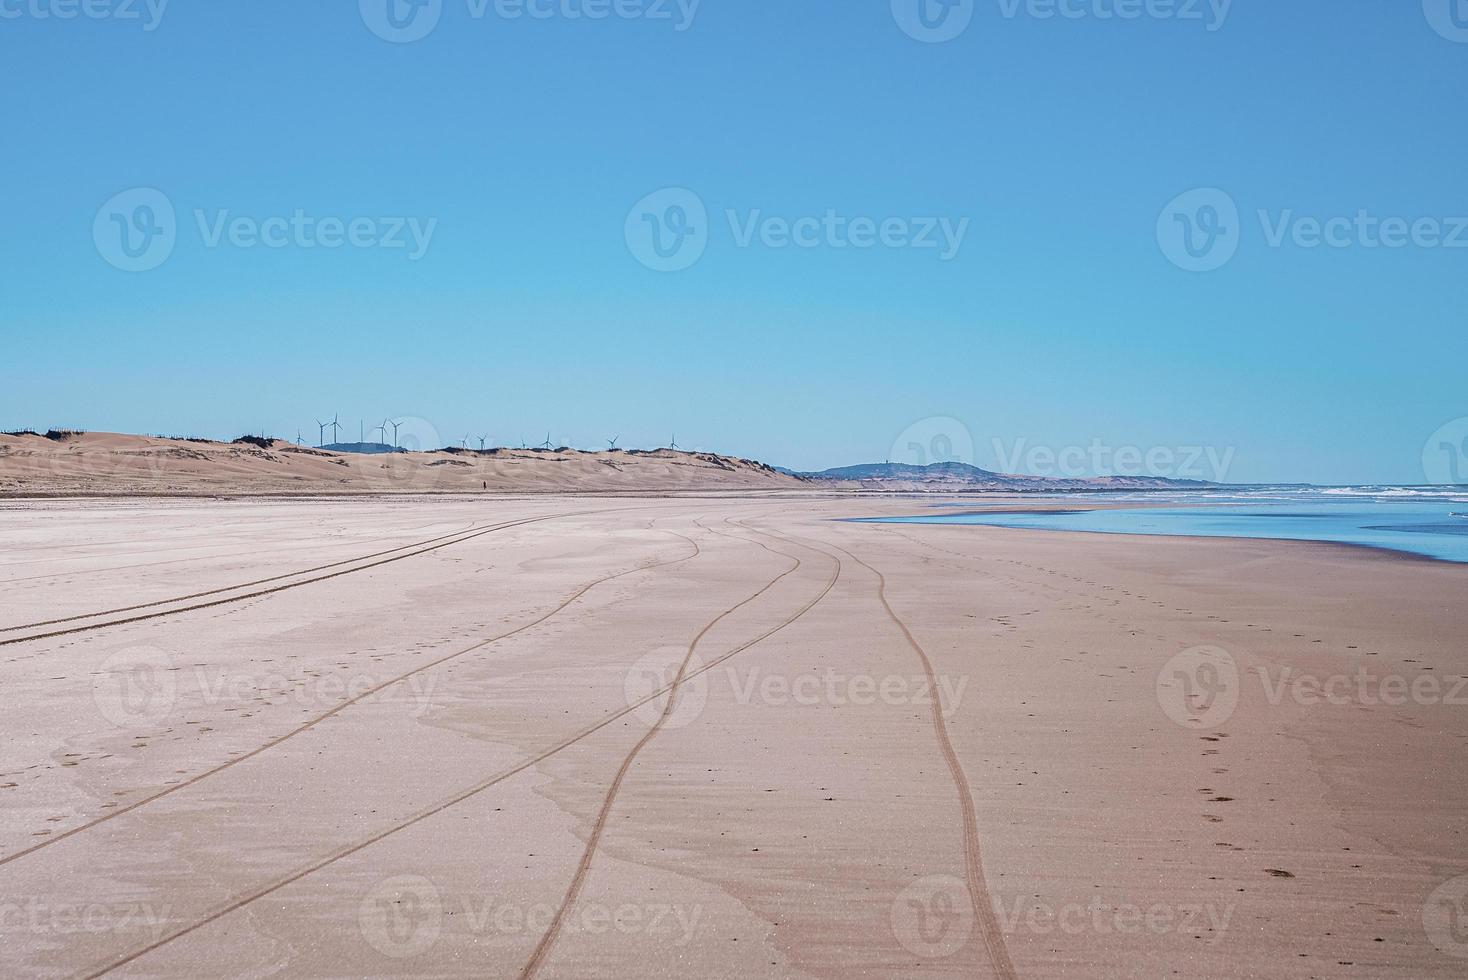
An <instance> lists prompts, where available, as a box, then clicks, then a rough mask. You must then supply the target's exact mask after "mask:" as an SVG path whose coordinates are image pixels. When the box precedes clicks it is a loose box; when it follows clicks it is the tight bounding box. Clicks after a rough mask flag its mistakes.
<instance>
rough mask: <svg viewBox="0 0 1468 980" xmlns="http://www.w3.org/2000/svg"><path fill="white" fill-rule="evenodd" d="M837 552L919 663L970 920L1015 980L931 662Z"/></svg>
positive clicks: (997, 965) (881, 584)
mask: <svg viewBox="0 0 1468 980" xmlns="http://www.w3.org/2000/svg"><path fill="white" fill-rule="evenodd" d="M830 547H832V548H835V549H836V550H837V551H839V552H841V553H842V554H844V555H845V556H846V557H848V558H850V559H851V560H852V561H854V562H856V563H857V564H858V565H860V566H861V567H862V568H865V569H866V570H867V571H869V572H871V573H872V574H873V575H875V576H876V577H877V599H878V601H879V602H881V604H882V609H883V610H884V611H885V612H886V614H887V618H888V619H890V620H892V622H893V623H894V624H895V625H896V626H897V628H898V630H900V631H901V632H902V637H903V639H904V640H906V641H907V645H908V646H909V647H911V648H912V651H913V653H915V654H917V657H918V659H919V660H920V661H922V665H923V672H924V673H925V674H926V675H927V680H928V684H929V690H931V691H933V692H934V697H933V698H932V702H931V709H932V722H933V734H934V736H935V737H936V738H937V740H938V744H939V747H940V748H941V749H942V751H943V761H944V762H946V763H947V764H948V774H949V775H950V776H951V777H952V779H953V787H954V789H955V790H956V791H957V792H958V804H959V809H960V810H961V811H962V812H963V854H964V866H965V880H966V883H967V885H968V897H969V904H970V905H972V906H973V912H974V921H975V922H977V923H978V926H979V932H980V933H981V934H982V935H983V939H984V949H985V951H986V952H987V953H988V956H989V963H990V965H992V966H993V967H994V973H995V975H996V976H998V977H1000V978H1001V980H1017V978H1018V977H1019V974H1018V973H1017V972H1016V971H1015V969H1014V962H1013V960H1011V959H1010V956H1009V947H1008V946H1006V945H1005V942H1004V932H1003V931H1002V930H1001V929H1000V927H999V917H998V915H997V914H996V912H995V911H994V896H993V895H992V894H991V893H990V892H989V884H988V879H987V878H986V877H985V876H984V856H983V850H982V849H981V847H980V845H979V821H978V811H977V809H976V808H975V807H974V794H973V790H972V789H971V788H970V786H969V783H968V777H966V776H965V775H964V772H963V765H962V763H961V762H960V761H959V758H958V753H957V752H956V751H954V748H953V742H952V740H951V739H949V737H948V723H947V722H946V721H945V720H944V718H943V705H942V698H941V697H940V696H938V694H937V692H939V691H940V690H941V688H940V687H939V686H938V676H937V673H936V672H935V671H934V670H933V663H932V661H931V660H929V659H928V654H927V651H926V650H924V649H923V647H922V644H920V643H918V641H917V638H916V637H914V636H913V635H912V631H911V630H910V629H908V628H907V624H906V623H905V622H903V621H902V618H901V617H900V616H898V615H897V613H896V612H894V611H893V609H892V605H891V603H889V602H888V601H887V577H886V576H885V575H883V574H882V573H881V572H879V571H877V569H875V568H873V567H872V566H871V565H869V564H867V563H866V562H864V561H862V560H861V559H860V558H858V557H856V555H854V554H852V553H851V552H850V551H847V550H846V549H845V548H842V547H841V546H839V545H834V544H833V545H830Z"/></svg>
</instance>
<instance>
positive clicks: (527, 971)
mask: <svg viewBox="0 0 1468 980" xmlns="http://www.w3.org/2000/svg"><path fill="white" fill-rule="evenodd" d="M726 523H728V520H727V519H726ZM739 526H740V527H745V525H742V524H741V525H739ZM746 529H747V530H751V531H754V529H753V528H746ZM714 533H716V534H724V532H721V531H715V532H714ZM754 533H755V534H760V533H762V532H760V531H754ZM724 536H725V537H730V538H734V539H736V540H739V541H746V542H748V541H749V539H748V538H741V537H739V536H738V535H734V534H725V535H724ZM767 536H769V537H779V536H778V535H767ZM750 543H752V544H757V545H759V546H760V547H761V548H764V549H765V550H766V551H769V552H772V553H774V554H778V555H784V556H785V557H786V558H789V559H790V560H791V561H793V562H795V564H794V565H792V566H791V567H790V568H789V569H788V570H786V571H785V572H784V574H782V575H780V576H779V577H778V578H776V579H774V580H773V581H771V582H770V584H769V585H767V586H765V587H764V588H763V589H761V590H760V591H759V592H756V593H755V594H754V595H752V596H750V597H749V598H748V599H745V600H744V602H741V603H739V605H737V606H732V607H730V608H729V609H728V610H726V611H724V612H723V613H721V614H720V615H719V616H718V617H717V618H716V619H714V620H712V621H710V622H709V623H708V625H706V626H705V627H704V628H703V629H701V630H699V632H698V635H697V636H695V637H694V638H693V642H692V643H690V644H689V645H688V653H687V654H686V655H685V656H684V658H683V662H682V663H681V664H680V665H679V666H678V673H677V675H676V676H675V677H674V678H673V682H672V683H671V684H670V685H669V686H668V701H667V703H666V704H665V705H663V710H662V712H661V713H660V714H659V715H658V719H657V721H656V722H654V723H653V725H652V727H651V728H649V729H648V730H647V733H646V734H644V735H643V736H642V738H640V739H639V740H638V741H637V744H636V745H634V746H633V747H632V751H631V752H628V753H627V757H626V758H624V759H623V760H622V765H621V766H619V767H618V769H617V773H616V775H615V776H613V777H612V784H611V786H610V787H609V788H608V789H607V795H606V798H605V799H604V800H603V801H602V805H601V809H600V810H599V811H598V812H597V815H596V820H595V821H594V822H593V823H592V825H591V833H590V834H589V835H588V836H587V839H586V846H585V847H584V848H583V849H582V852H581V860H580V862H578V863H577V865H576V871H575V873H574V874H572V876H571V884H570V886H569V887H568V888H567V889H566V895H565V897H564V898H562V899H561V904H560V906H559V907H557V909H556V913H555V915H554V916H553V917H552V918H551V922H550V925H549V926H548V927H547V928H546V931H545V933H544V934H543V935H542V936H541V937H540V942H538V943H537V944H536V946H535V949H534V950H533V951H532V952H531V954H530V958H529V959H528V960H527V961H526V962H525V966H524V967H523V968H522V969H521V970H520V980H532V978H533V977H534V976H535V975H536V974H537V973H539V972H540V968H541V967H542V966H543V965H544V964H545V961H546V959H547V958H549V956H550V953H551V950H552V949H553V948H554V947H555V944H556V940H557V939H558V938H559V937H560V934H561V927H562V924H563V923H564V922H565V919H566V916H567V915H568V914H569V913H570V911H571V909H572V908H574V907H575V905H576V900H577V899H578V898H579V897H580V895H581V890H582V888H583V887H584V886H585V884H586V878H587V875H588V874H589V873H590V871H591V862H592V860H593V859H594V858H595V857H596V851H597V847H598V845H599V844H600V843H601V837H602V833H603V832H604V831H605V830H606V826H607V820H608V819H609V818H610V817H611V813H612V806H613V804H615V803H616V801H617V794H618V792H619V791H620V790H621V788H622V781H623V780H624V779H626V778H627V773H629V772H630V771H631V770H632V765H633V763H635V762H636V761H637V756H638V755H639V754H640V753H641V752H642V750H643V749H644V748H645V747H646V746H647V744H648V743H649V742H651V741H652V740H653V739H654V738H656V737H657V734H658V732H660V731H662V728H663V725H664V724H665V723H666V722H667V720H668V718H669V717H671V716H672V713H673V710H674V709H675V708H676V707H677V703H678V689H679V687H680V686H681V685H682V684H683V682H684V680H687V679H688V678H690V677H692V676H696V674H693V675H690V674H688V664H689V662H690V661H692V659H693V656H694V653H695V652H696V651H697V649H698V644H699V642H700V641H701V640H702V639H703V638H704V637H705V636H707V635H708V633H709V631H710V630H712V629H713V628H714V627H715V626H717V625H718V624H719V622H720V621H721V620H723V619H724V618H725V617H726V616H729V615H730V614H731V613H733V612H734V611H735V610H737V609H739V608H740V606H744V605H747V604H748V603H751V602H753V601H754V600H755V599H758V598H759V597H760V596H761V595H763V594H764V593H765V592H766V591H768V590H769V589H771V588H773V587H774V585H775V583H776V582H778V581H780V579H782V578H784V577H785V576H786V575H789V574H791V573H792V572H794V571H795V570H796V569H798V568H800V566H801V565H802V564H803V563H802V562H801V560H800V559H799V558H797V557H795V556H794V555H790V554H786V553H785V552H783V551H775V549H773V548H770V547H768V546H766V545H764V544H761V543H760V542H758V541H754V542H750ZM811 550H813V551H818V550H819V549H811ZM827 557H830V556H829V555H828V556H827ZM840 576H841V560H840V559H839V558H838V559H836V570H835V572H834V574H833V575H832V577H831V582H830V584H829V585H827V586H826V588H825V590H824V591H822V592H821V594H820V595H819V596H817V597H816V599H815V601H814V602H812V603H811V604H810V605H809V606H806V607H805V609H803V610H801V612H800V613H799V614H798V615H797V616H796V617H795V619H799V618H800V616H803V615H805V613H806V612H809V611H810V609H812V608H813V607H814V606H815V604H816V602H820V601H821V599H824V598H825V597H826V593H828V592H830V591H831V589H833V588H834V587H835V585H836V581H837V579H839V578H840ZM795 619H791V620H788V621H786V622H785V623H782V624H781V625H780V626H779V627H777V628H776V629H775V630H771V631H770V632H768V633H766V634H764V636H763V637H761V639H764V638H765V637H769V636H772V635H773V634H774V633H775V632H777V631H778V630H779V629H783V628H784V627H785V626H788V625H790V623H793V622H794V621H795ZM755 642H759V641H755ZM753 645H754V644H753V643H751V644H748V645H747V646H745V647H744V648H743V649H748V648H749V646H753ZM722 659H727V657H725V658H722ZM711 666H713V664H709V665H708V667H711ZM704 669H707V667H705V668H704ZM698 673H702V671H698Z"/></svg>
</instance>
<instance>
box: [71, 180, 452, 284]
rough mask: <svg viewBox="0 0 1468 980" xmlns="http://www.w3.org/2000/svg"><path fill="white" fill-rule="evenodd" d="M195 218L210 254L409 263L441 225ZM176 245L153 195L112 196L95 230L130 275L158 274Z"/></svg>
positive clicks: (298, 212) (307, 215) (224, 214)
mask: <svg viewBox="0 0 1468 980" xmlns="http://www.w3.org/2000/svg"><path fill="white" fill-rule="evenodd" d="M192 216H193V223H194V226H195V229H196V231H197V233H198V236H199V241H200V243H201V244H202V245H203V246H204V247H205V248H208V249H221V248H234V249H241V250H246V249H254V248H266V249H285V248H298V249H304V250H310V249H326V250H336V249H341V248H352V249H383V250H387V251H404V252H406V253H407V255H406V257H407V259H408V261H410V262H416V261H418V260H419V259H421V258H423V256H424V255H426V254H427V253H428V249H429V246H430V245H431V244H432V243H433V235H434V232H435V231H437V229H438V219H437V218H427V219H420V218H417V217H406V216H380V217H378V216H355V217H341V216H337V215H321V214H313V213H311V212H309V211H307V210H306V209H304V208H295V209H293V210H292V211H291V212H290V213H289V214H281V215H268V216H266V217H263V218H261V217H256V216H254V215H241V214H236V213H234V212H233V211H231V210H230V209H228V208H218V209H214V210H206V209H203V208H196V209H194V211H193V213H192ZM178 238H179V222H178V218H177V213H176V212H175V210H174V206H173V201H172V200H171V199H170V198H169V197H168V195H166V194H164V193H163V192H162V191H159V190H157V189H155V188H151V187H137V188H133V189H131V190H126V191H123V192H122V193H120V194H116V195H114V196H113V197H112V198H110V199H109V200H108V201H107V202H106V203H105V204H103V205H102V207H100V208H99V209H98V210H97V215H96V218H95V219H94V220H93V222H92V241H93V243H94V244H95V245H96V247H97V253H98V254H99V255H101V256H102V258H103V259H105V260H106V261H107V262H108V263H109V264H111V265H113V266H115V267H116V268H118V269H121V270H123V271H124V272H147V271H148V270H150V269H156V268H158V267H159V266H160V265H162V264H163V263H164V262H166V261H168V259H169V257H170V256H171V255H172V254H173V250H174V248H175V247H176V246H177V244H178Z"/></svg>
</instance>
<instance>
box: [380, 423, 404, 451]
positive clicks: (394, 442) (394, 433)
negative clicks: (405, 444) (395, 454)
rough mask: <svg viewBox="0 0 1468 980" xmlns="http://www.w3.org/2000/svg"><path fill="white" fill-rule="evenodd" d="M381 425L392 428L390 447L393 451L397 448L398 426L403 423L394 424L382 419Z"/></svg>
mask: <svg viewBox="0 0 1468 980" xmlns="http://www.w3.org/2000/svg"><path fill="white" fill-rule="evenodd" d="M382 424H383V425H390V426H392V447H393V448H394V449H396V448H398V426H400V425H402V424H403V423H402V422H394V421H392V420H391V419H383V420H382Z"/></svg>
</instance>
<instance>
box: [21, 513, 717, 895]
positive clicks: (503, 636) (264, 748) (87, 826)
mask: <svg viewBox="0 0 1468 980" xmlns="http://www.w3.org/2000/svg"><path fill="white" fill-rule="evenodd" d="M667 533H668V534H674V535H677V536H678V537H680V538H682V539H683V540H684V541H687V542H688V543H689V544H690V545H692V546H693V552H692V553H691V554H687V555H683V556H682V557H680V558H671V559H668V560H666V561H655V562H645V563H643V564H641V565H638V566H636V567H635V568H629V569H625V570H624V571H620V572H616V573H615V574H612V575H605V576H603V577H601V578H599V579H596V580H595V581H592V582H588V583H587V584H586V585H584V586H582V587H581V588H579V589H577V590H576V591H575V592H573V593H572V594H571V595H570V596H568V597H567V598H566V599H565V600H564V601H562V602H561V603H560V604H559V605H557V606H556V607H554V608H553V609H551V610H550V611H548V612H546V613H544V614H542V615H541V616H539V617H537V618H536V619H533V620H531V621H530V622H528V623H525V624H524V625H522V626H517V627H515V628H514V629H512V630H510V631H508V632H505V633H500V634H499V635H497V636H492V637H490V638H489V639H486V640H480V641H479V642H478V643H475V644H473V645H472V646H468V647H465V648H464V649H462V650H457V651H455V652H453V653H449V654H445V655H444V656H442V657H438V658H436V659H434V660H431V661H429V662H428V663H426V664H422V665H420V666H418V667H415V668H413V669H412V670H410V671H407V672H406V673H403V674H399V675H397V676H396V677H393V678H391V679H389V680H385V681H383V682H382V683H380V684H378V685H376V686H375V687H372V688H370V689H368V690H366V691H363V692H362V693H361V694H359V695H357V696H356V697H353V698H350V699H348V700H346V701H342V702H341V703H340V704H337V705H336V706H335V707H333V708H332V709H331V710H329V711H326V712H324V713H323V714H320V715H317V716H316V717H315V718H312V719H311V720H310V721H308V722H306V723H304V724H302V725H300V726H298V727H296V728H293V729H291V730H290V731H288V732H286V733H285V734H284V735H280V736H278V737H276V738H273V739H270V740H269V741H268V742H266V743H265V744H263V745H261V746H259V747H257V748H254V749H251V750H250V751H249V752H246V753H244V754H243V755H239V756H236V757H234V758H232V759H228V760H226V761H225V762H222V763H220V764H219V765H217V766H215V767H214V768H212V769H208V770H206V771H204V772H201V773H198V774H196V775H194V776H191V777H189V778H188V779H185V780H183V781H182V782H179V783H176V784H174V785H172V786H169V787H168V788H167V789H164V790H160V791H159V792H156V793H154V794H152V795H151V796H146V797H144V798H143V799H141V800H136V801H134V802H132V803H129V804H128V805H127V806H125V807H122V808H120V809H117V810H112V811H109V812H108V813H106V814H104V815H102V816H100V817H96V818H94V819H93V820H91V821H89V822H87V823H84V824H81V825H79V826H77V827H73V828H71V829H70V830H68V831H66V832H65V833H62V834H57V835H56V836H54V837H48V838H46V839H45V840H44V841H41V842H39V843H36V844H32V845H31V846H30V847H27V848H24V849H22V850H19V851H16V852H15V853H14V854H7V855H5V856H3V857H0V867H3V866H5V865H7V864H9V863H10V862H12V861H18V860H20V859H21V858H23V857H25V856H26V855H28V854H34V853H36V852H37V851H40V850H44V849H45V848H48V847H50V846H52V845H53V844H59V843H61V842H62V841H64V840H66V839H67V838H69V837H74V836H76V835H77V834H80V833H82V832H84V831H88V830H91V829H93V828H94V827H99V826H101V825H102V824H104V823H107V822H108V821H110V820H115V819H117V818H118V817H120V816H123V815H124V814H128V813H133V812H134V811H136V810H139V809H141V808H143V807H145V806H147V805H149V804H150V803H156V802H158V801H159V800H161V799H163V798H164V797H166V796H171V795H173V794H174V793H177V792H179V791H180V790H185V789H188V788H189V787H191V786H197V785H198V784H199V783H201V782H203V781H204V780H206V779H208V778H210V777H211V776H217V775H218V774H219V773H221V772H224V771H225V770H227V769H231V768H233V767H234V766H237V765H239V764H240V763H242V762H247V761H248V760H250V759H253V758H255V757H256V756H259V755H262V754H264V753H265V752H268V751H269V750H271V749H273V748H275V747H276V746H278V745H280V744H281V743H282V742H285V741H287V740H289V739H292V738H295V737H296V736H297V735H300V734H302V733H304V732H308V731H310V730H311V729H313V728H315V727H316V726H317V725H319V724H321V723H322V722H323V721H326V720H327V719H328V718H332V717H335V716H336V715H338V714H341V713H342V712H343V711H345V710H346V709H347V708H350V707H351V706H352V705H354V704H357V703H358V702H361V701H365V700H366V699H368V698H370V697H373V696H374V695H376V694H379V693H381V692H382V691H384V690H386V689H387V688H389V687H392V686H394V685H395V684H400V683H402V682H403V681H405V680H407V679H408V678H410V677H415V676H417V675H418V674H421V673H423V672H425V671H428V670H432V669H433V668H435V667H440V666H442V665H443V664H446V663H448V662H449V661H451V660H456V659H458V658H459V657H463V656H466V655H467V654H470V653H473V652H474V651H476V650H482V649H484V648H485V647H488V646H492V645H493V644H495V643H499V642H500V641H501V640H507V639H509V638H510V637H512V636H516V635H518V634H520V633H523V632H525V631H526V630H529V629H534V628H535V627H536V626H539V625H541V624H542V623H544V622H546V621H547V620H549V619H551V618H553V617H555V616H557V615H559V614H560V613H561V612H562V611H563V610H564V609H566V607H568V606H570V605H571V604H572V603H574V602H575V601H576V600H577V599H580V598H581V597H582V596H584V595H585V594H586V593H588V592H590V591H591V590H592V589H594V588H596V587H597V586H599V585H604V584H605V583H607V582H610V581H612V580H613V579H619V578H623V577H625V576H627V575H633V574H635V573H637V572H645V571H648V570H650V569H654V568H663V567H666V566H668V565H677V564H680V563H681V562H685V561H690V560H692V559H694V558H697V557H698V556H699V554H700V553H701V551H700V549H699V547H698V542H696V541H694V540H693V539H692V538H690V537H688V536H687V535H684V534H679V533H678V532H677V531H668V532H667Z"/></svg>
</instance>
